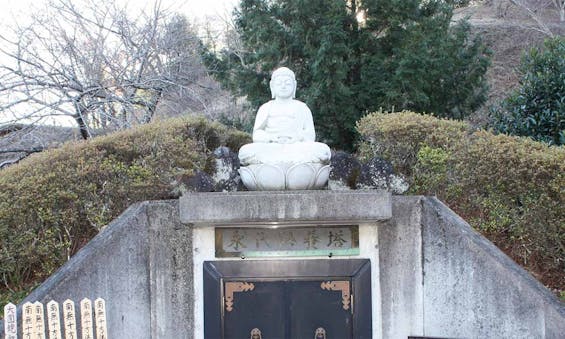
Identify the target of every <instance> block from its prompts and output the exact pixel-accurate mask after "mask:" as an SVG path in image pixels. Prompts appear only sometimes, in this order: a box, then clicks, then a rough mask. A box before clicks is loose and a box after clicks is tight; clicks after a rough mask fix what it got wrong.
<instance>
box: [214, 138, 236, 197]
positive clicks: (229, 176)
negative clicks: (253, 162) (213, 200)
mask: <svg viewBox="0 0 565 339" xmlns="http://www.w3.org/2000/svg"><path fill="white" fill-rule="evenodd" d="M213 156H214V158H215V159H214V160H215V170H214V173H213V174H212V182H213V185H214V191H216V192H232V191H237V190H238V187H240V183H241V178H240V176H239V172H238V169H239V158H238V156H237V153H234V152H233V151H232V150H230V149H229V148H228V147H225V146H221V147H218V148H216V149H215V150H214V152H213Z"/></svg>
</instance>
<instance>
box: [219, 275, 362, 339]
mask: <svg viewBox="0 0 565 339" xmlns="http://www.w3.org/2000/svg"><path fill="white" fill-rule="evenodd" d="M223 294H224V297H223V300H224V305H223V332H224V338H225V339H242V338H250V339H285V338H293V339H301V338H304V339H312V338H315V339H334V338H335V339H348V338H353V328H352V315H353V312H354V307H353V306H354V305H352V304H353V298H352V295H351V279H350V278H349V277H337V278H333V279H331V280H328V279H327V278H324V279H317V278H309V279H307V280H245V281H243V280H224V282H223Z"/></svg>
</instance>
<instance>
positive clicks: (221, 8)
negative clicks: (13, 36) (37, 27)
mask: <svg viewBox="0 0 565 339" xmlns="http://www.w3.org/2000/svg"><path fill="white" fill-rule="evenodd" d="M161 1H162V3H163V5H164V7H165V8H169V9H171V10H174V11H177V12H180V13H183V14H186V15H187V16H189V17H191V18H204V17H205V16H206V15H211V16H213V15H218V14H224V13H225V12H226V11H227V12H228V13H229V12H231V9H232V8H233V7H234V6H235V5H237V3H238V2H239V1H238V0H161ZM45 2H46V0H0V21H2V22H3V23H6V22H7V21H8V22H10V21H13V20H14V19H17V20H22V19H25V16H26V13H29V8H30V7H31V6H34V5H35V4H41V3H45ZM115 2H116V3H118V4H127V5H128V6H133V7H143V6H146V5H148V4H150V3H153V2H154V1H153V0H115Z"/></svg>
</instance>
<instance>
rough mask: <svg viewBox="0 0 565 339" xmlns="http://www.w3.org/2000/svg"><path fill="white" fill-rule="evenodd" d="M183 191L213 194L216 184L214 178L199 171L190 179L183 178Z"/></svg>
mask: <svg viewBox="0 0 565 339" xmlns="http://www.w3.org/2000/svg"><path fill="white" fill-rule="evenodd" d="M181 185H182V187H183V188H182V191H187V192H213V191H214V182H213V181H212V178H211V177H210V176H209V175H208V174H207V173H206V172H203V171H200V170H197V171H196V173H194V175H192V176H190V177H183V178H181Z"/></svg>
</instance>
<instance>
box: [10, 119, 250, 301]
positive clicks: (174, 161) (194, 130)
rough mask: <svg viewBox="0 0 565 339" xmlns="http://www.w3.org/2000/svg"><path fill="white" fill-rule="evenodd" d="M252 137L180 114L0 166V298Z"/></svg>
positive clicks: (25, 287)
mask: <svg viewBox="0 0 565 339" xmlns="http://www.w3.org/2000/svg"><path fill="white" fill-rule="evenodd" d="M248 142H250V138H249V135H248V134H246V133H242V132H238V131H235V130H231V129H228V128H226V127H224V126H222V125H220V124H217V123H210V122H208V121H206V120H204V119H175V120H167V121H165V122H161V123H151V124H148V125H144V126H140V127H138V128H135V129H131V130H127V131H123V132H119V133H115V134H112V135H108V136H104V137H98V138H94V139H92V140H90V141H83V142H78V143H69V144H66V145H64V146H63V147H61V148H58V149H54V150H48V151H44V152H42V153H38V154H35V155H32V156H30V157H28V158H26V159H24V160H22V161H21V162H20V163H19V164H16V165H13V166H10V167H8V168H6V169H3V170H1V171H0V301H2V300H4V301H6V300H8V299H9V298H12V300H11V301H13V302H15V301H17V300H18V297H21V296H22V294H24V293H22V291H24V292H28V291H29V289H30V287H33V286H34V285H35V284H36V283H37V282H38V281H41V280H42V279H44V278H46V277H47V276H49V275H50V274H51V273H52V272H53V271H54V270H55V269H57V268H58V267H60V266H61V265H62V264H63V263H65V262H66V261H67V260H68V259H69V257H70V256H71V255H73V254H74V253H76V252H77V251H78V250H79V249H80V248H81V247H82V246H83V245H85V244H86V243H87V242H88V241H89V240H90V239H91V238H92V237H93V236H95V235H96V234H97V233H98V232H99V231H100V230H101V229H103V227H104V226H105V225H106V224H108V223H109V222H110V221H112V220H113V219H114V218H116V217H117V216H118V215H119V214H120V213H122V212H123V211H124V210H125V209H126V208H127V207H128V206H130V205H131V204H133V203H135V202H139V201H144V200H154V199H170V198H175V197H177V196H178V193H177V192H178V189H177V188H178V185H179V178H181V177H183V176H189V175H191V174H192V173H193V172H194V171H195V170H204V169H206V168H207V162H208V161H207V159H208V157H209V156H210V153H211V152H212V151H213V150H214V149H215V148H217V147H218V146H220V145H226V146H228V147H230V148H231V149H234V150H237V149H239V147H240V146H241V145H243V144H245V143H248Z"/></svg>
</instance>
